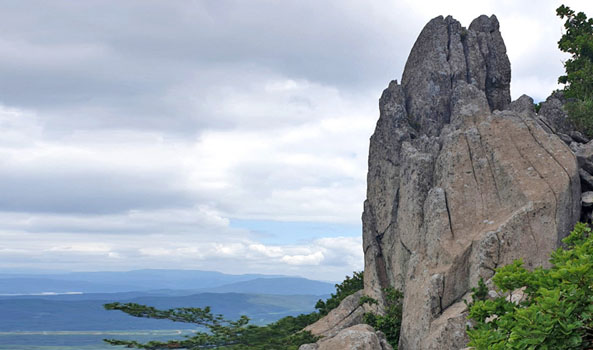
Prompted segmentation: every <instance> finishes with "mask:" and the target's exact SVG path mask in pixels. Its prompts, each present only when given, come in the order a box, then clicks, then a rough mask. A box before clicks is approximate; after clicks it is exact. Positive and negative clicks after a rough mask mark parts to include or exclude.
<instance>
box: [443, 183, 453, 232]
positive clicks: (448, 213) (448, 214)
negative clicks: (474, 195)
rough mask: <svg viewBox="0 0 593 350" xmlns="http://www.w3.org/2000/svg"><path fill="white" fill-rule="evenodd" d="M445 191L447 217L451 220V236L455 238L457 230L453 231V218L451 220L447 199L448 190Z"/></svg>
mask: <svg viewBox="0 0 593 350" xmlns="http://www.w3.org/2000/svg"><path fill="white" fill-rule="evenodd" d="M443 192H444V193H445V208H447V218H448V220H447V221H449V230H451V236H452V237H453V238H455V231H453V220H451V210H450V209H449V200H448V199H447V191H443Z"/></svg>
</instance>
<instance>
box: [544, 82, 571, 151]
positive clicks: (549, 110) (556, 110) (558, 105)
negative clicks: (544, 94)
mask: <svg viewBox="0 0 593 350" xmlns="http://www.w3.org/2000/svg"><path fill="white" fill-rule="evenodd" d="M565 103H566V98H565V97H564V93H563V92H562V91H554V92H553V93H552V94H551V95H550V96H549V97H548V98H547V99H546V101H544V102H542V104H541V108H540V110H539V113H538V115H539V116H540V117H541V118H542V119H543V120H544V121H545V123H546V124H547V125H548V126H549V127H550V128H552V130H553V132H555V133H556V132H560V133H563V134H569V135H570V133H571V132H573V131H574V129H575V128H574V125H573V124H572V122H570V120H569V119H568V116H567V114H566V111H565V110H564V104H565ZM578 142H581V141H578Z"/></svg>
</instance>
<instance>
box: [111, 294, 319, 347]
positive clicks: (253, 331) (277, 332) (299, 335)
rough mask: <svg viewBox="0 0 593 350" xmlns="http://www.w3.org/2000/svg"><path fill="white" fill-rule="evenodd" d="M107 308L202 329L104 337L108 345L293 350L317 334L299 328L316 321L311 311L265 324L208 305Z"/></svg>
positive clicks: (118, 305) (117, 306) (117, 305)
mask: <svg viewBox="0 0 593 350" xmlns="http://www.w3.org/2000/svg"><path fill="white" fill-rule="evenodd" d="M105 308H106V309H107V310H120V311H123V312H125V313H127V314H129V315H131V316H134V317H143V318H155V319H167V320H171V321H174V322H184V323H192V324H195V325H196V326H199V327H201V328H202V329H205V330H206V331H204V332H196V333H195V335H193V336H191V337H187V338H186V339H184V340H172V341H167V342H156V341H151V342H148V343H146V344H141V343H138V342H136V341H128V340H116V339H105V341H106V342H107V343H109V344H111V345H125V346H127V347H129V348H137V349H150V350H157V349H229V350H231V349H232V350H246V349H252V350H264V349H265V350H275V349H278V350H280V349H282V350H297V349H298V347H299V346H300V345H302V344H307V343H314V342H315V341H317V338H316V337H314V336H313V335H311V333H310V332H300V331H301V330H302V329H303V328H304V327H306V326H307V325H309V324H311V323H313V322H315V321H317V319H318V318H319V315H318V314H317V313H311V314H308V315H300V316H297V317H292V316H289V317H284V318H282V319H280V320H279V321H277V322H274V323H272V324H269V325H267V326H261V327H260V326H254V325H249V324H248V323H249V318H248V317H246V316H241V317H240V318H239V319H238V320H236V321H229V320H225V319H224V317H223V316H222V315H216V314H212V312H211V311H210V308H209V307H205V308H203V309H202V308H175V309H169V310H158V309H155V308H153V307H150V306H145V305H139V304H134V303H130V304H120V303H112V304H106V305H105Z"/></svg>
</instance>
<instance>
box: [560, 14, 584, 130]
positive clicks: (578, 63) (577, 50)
mask: <svg viewBox="0 0 593 350" xmlns="http://www.w3.org/2000/svg"><path fill="white" fill-rule="evenodd" d="M556 14H557V15H558V16H559V17H560V18H561V19H564V20H565V22H564V29H565V31H564V34H563V35H562V37H561V38H560V41H558V47H559V48H560V50H561V51H563V52H566V53H569V54H570V55H571V57H570V58H569V59H567V60H566V61H565V62H564V68H565V71H566V74H564V75H562V76H560V77H559V78H558V82H559V83H561V84H565V86H564V94H565V96H566V97H567V98H569V102H568V103H567V104H566V108H567V112H568V115H569V117H570V119H571V120H572V121H573V123H574V124H575V126H576V127H577V129H579V130H580V131H582V132H584V133H585V134H587V135H588V136H593V19H591V18H587V15H585V13H583V12H578V13H577V12H575V11H574V10H572V9H571V8H570V7H568V6H564V5H562V6H560V7H558V9H556Z"/></svg>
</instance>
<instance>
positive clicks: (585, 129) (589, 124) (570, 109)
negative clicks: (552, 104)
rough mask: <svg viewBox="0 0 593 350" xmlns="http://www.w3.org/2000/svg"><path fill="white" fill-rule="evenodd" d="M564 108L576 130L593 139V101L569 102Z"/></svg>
mask: <svg viewBox="0 0 593 350" xmlns="http://www.w3.org/2000/svg"><path fill="white" fill-rule="evenodd" d="M564 107H565V108H566V112H567V113H568V116H569V118H570V120H571V121H572V122H573V124H574V126H575V128H576V129H577V130H579V131H580V132H582V133H583V134H585V135H587V136H589V137H593V99H583V100H573V101H569V102H567V103H566V104H565V106H564Z"/></svg>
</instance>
